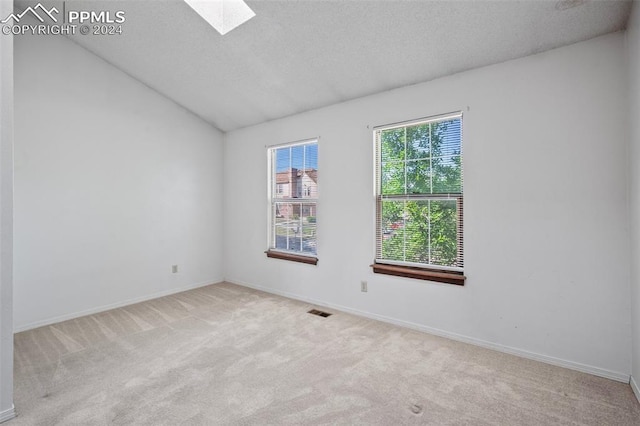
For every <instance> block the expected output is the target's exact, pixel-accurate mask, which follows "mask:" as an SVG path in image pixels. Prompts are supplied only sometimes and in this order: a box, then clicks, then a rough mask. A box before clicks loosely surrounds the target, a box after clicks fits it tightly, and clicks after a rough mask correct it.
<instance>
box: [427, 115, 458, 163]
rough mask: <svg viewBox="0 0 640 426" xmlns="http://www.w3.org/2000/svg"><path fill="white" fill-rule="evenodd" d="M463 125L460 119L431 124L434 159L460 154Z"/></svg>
mask: <svg viewBox="0 0 640 426" xmlns="http://www.w3.org/2000/svg"><path fill="white" fill-rule="evenodd" d="M461 124H462V121H461V120H460V119H459V118H456V119H454V120H447V121H440V122H437V123H432V124H431V145H432V148H431V149H432V157H440V156H450V155H459V154H460V141H461V137H462V128H461Z"/></svg>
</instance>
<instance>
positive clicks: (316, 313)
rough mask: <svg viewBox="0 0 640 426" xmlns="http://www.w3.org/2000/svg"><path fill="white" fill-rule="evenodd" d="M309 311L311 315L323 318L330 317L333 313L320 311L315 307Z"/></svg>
mask: <svg viewBox="0 0 640 426" xmlns="http://www.w3.org/2000/svg"><path fill="white" fill-rule="evenodd" d="M309 313H310V314H312V315H317V316H319V317H323V318H326V317H330V316H331V315H333V314H330V313H329V312H322V311H319V310H317V309H312V310H310V311H309Z"/></svg>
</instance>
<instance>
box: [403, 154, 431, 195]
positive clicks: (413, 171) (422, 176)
mask: <svg viewBox="0 0 640 426" xmlns="http://www.w3.org/2000/svg"><path fill="white" fill-rule="evenodd" d="M406 173H407V194H431V160H430V159H426V160H413V161H407V164H406Z"/></svg>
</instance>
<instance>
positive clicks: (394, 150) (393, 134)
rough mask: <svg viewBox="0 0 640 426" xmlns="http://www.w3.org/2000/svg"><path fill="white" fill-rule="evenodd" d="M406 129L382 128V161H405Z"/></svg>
mask: <svg viewBox="0 0 640 426" xmlns="http://www.w3.org/2000/svg"><path fill="white" fill-rule="evenodd" d="M404 136H405V135H404V129H403V128H400V129H390V130H382V131H381V135H380V155H381V160H382V163H383V164H384V163H387V162H390V161H404V160H405V159H406V158H405V137H404Z"/></svg>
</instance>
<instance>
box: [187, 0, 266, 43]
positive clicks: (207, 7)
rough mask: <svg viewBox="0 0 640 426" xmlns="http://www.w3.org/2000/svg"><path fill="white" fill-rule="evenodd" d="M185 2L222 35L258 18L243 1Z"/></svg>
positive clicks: (209, 0) (204, 0)
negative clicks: (255, 17)
mask: <svg viewBox="0 0 640 426" xmlns="http://www.w3.org/2000/svg"><path fill="white" fill-rule="evenodd" d="M184 1H185V2H186V3H187V4H188V5H189V6H191V8H192V9H193V10H195V11H196V12H197V13H198V15H200V16H202V17H203V18H204V20H205V21H207V22H208V23H209V24H210V25H211V26H212V27H213V28H215V29H216V31H218V32H219V33H220V34H222V35H225V34H226V33H228V32H229V31H231V30H232V29H234V28H236V27H237V26H239V25H241V24H244V23H245V22H247V21H248V20H249V19H251V18H253V17H254V16H256V14H255V13H254V11H253V10H251V8H250V7H249V6H247V4H246V3H245V2H244V1H242V0H184Z"/></svg>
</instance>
